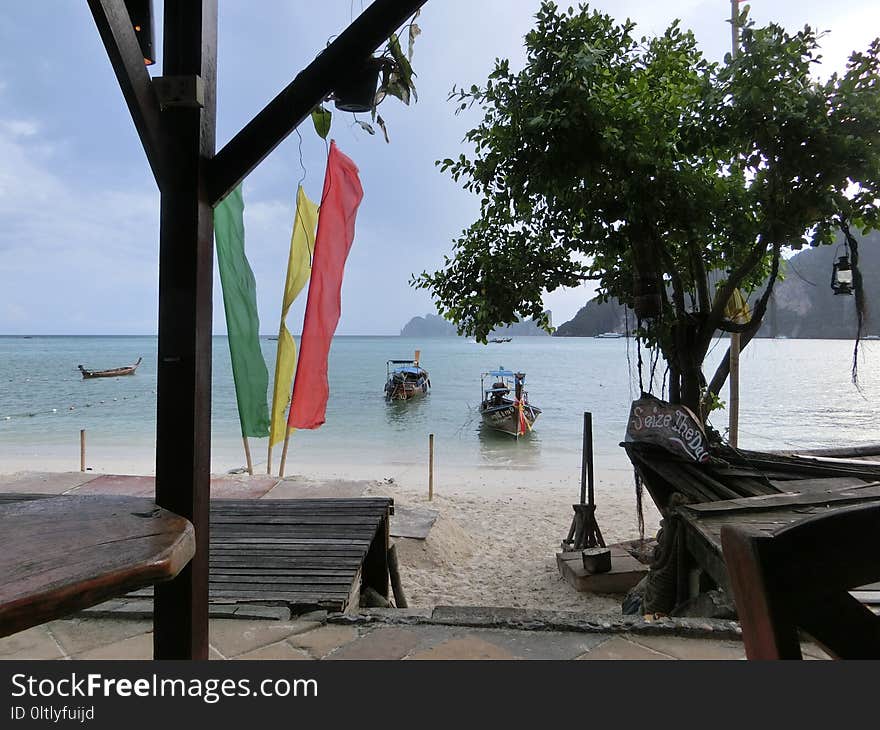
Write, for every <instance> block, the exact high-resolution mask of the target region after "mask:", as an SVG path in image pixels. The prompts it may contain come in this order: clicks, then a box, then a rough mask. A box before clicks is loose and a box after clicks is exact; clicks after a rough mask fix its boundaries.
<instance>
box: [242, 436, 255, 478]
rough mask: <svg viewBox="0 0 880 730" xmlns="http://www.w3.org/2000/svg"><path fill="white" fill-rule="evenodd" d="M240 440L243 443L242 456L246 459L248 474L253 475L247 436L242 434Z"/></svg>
mask: <svg viewBox="0 0 880 730" xmlns="http://www.w3.org/2000/svg"><path fill="white" fill-rule="evenodd" d="M241 442H242V443H243V444H244V458H245V460H246V461H247V470H248V474H250V475H251V476H253V475H254V463H253V462H252V461H251V445H250V444H249V443H248V439H247V436H242V437H241Z"/></svg>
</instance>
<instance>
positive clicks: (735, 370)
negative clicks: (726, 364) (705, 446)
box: [727, 332, 740, 449]
mask: <svg viewBox="0 0 880 730" xmlns="http://www.w3.org/2000/svg"><path fill="white" fill-rule="evenodd" d="M739 344H740V342H739V333H738V332H734V333H732V334H731V335H730V403H729V404H728V418H729V419H730V421H729V423H728V432H727V440H728V442H729V443H730V445H731V446H732V447H733V448H734V449H735V448H736V447H737V442H738V440H739Z"/></svg>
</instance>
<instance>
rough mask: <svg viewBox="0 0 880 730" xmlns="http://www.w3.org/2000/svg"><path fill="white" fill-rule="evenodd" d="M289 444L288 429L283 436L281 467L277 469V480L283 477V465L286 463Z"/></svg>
mask: <svg viewBox="0 0 880 730" xmlns="http://www.w3.org/2000/svg"><path fill="white" fill-rule="evenodd" d="M289 444H290V429H289V428H288V429H287V433H285V434H284V448H283V449H282V451H281V466H279V467H278V478H279V479H281V478H282V477H283V476H284V465H285V464H286V463H287V446H288V445H289Z"/></svg>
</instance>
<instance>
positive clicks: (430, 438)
mask: <svg viewBox="0 0 880 730" xmlns="http://www.w3.org/2000/svg"><path fill="white" fill-rule="evenodd" d="M433 499H434V434H433V433H429V434H428V501H429V502H430V501H432V500H433Z"/></svg>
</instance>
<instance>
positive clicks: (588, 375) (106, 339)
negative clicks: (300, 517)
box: [0, 335, 880, 474]
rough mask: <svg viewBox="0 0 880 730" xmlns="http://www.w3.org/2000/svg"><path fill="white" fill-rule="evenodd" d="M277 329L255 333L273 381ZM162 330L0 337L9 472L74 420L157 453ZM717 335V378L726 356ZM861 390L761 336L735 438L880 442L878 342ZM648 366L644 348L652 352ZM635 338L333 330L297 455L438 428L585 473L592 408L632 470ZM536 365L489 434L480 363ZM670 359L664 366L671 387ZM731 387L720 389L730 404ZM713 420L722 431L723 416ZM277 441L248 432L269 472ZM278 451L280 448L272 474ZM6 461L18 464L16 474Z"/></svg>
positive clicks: (521, 462) (468, 461) (457, 441)
mask: <svg viewBox="0 0 880 730" xmlns="http://www.w3.org/2000/svg"><path fill="white" fill-rule="evenodd" d="M273 337H274V335H262V336H261V338H260V344H261V347H262V350H263V355H264V358H265V361H266V363H267V369H268V371H269V376H270V390H269V394H267V399H268V397H270V394H271V380H272V376H273V373H274V364H275V348H276V342H275V340H274V339H270V338H273ZM213 341H214V353H213V357H214V359H213V378H212V380H213V383H212V389H213V392H212V467H213V469H214V471H227V470H229V469H233V468H239V467H241V466H242V465H243V464H244V456H243V449H242V444H241V435H240V429H239V425H238V417H237V410H236V402H235V393H234V386H233V381H232V371H231V364H230V359H229V350H228V346H227V337H226V335H214V337H213ZM156 346H157V337H156V336H155V335H0V472H8V471H10V470H18V469H20V468H30V469H33V470H40V469H41V464H49V463H51V464H57V463H58V461H59V459H60V460H62V461H63V462H64V463H69V468H71V469H77V468H79V431H80V429H85V430H86V432H87V439H88V449H89V455H90V461H94V462H95V463H96V464H98V466H100V462H101V461H102V459H103V460H104V461H113V462H115V463H119V462H120V461H121V462H125V461H126V459H129V460H131V461H135V462H138V463H144V462H146V463H149V462H150V461H151V460H152V459H153V453H154V449H155V426H156V419H155V408H156ZM416 349H419V350H421V362H422V365H423V366H424V367H425V368H426V369H427V370H428V371H429V373H430V376H431V381H432V385H433V387H432V389H431V392H430V393H429V394H428V395H427V396H425V397H423V398H419V399H416V400H414V401H410V402H407V403H388V402H386V401H385V398H384V394H383V387H384V382H385V375H386V367H385V361H386V360H389V359H400V358H407V357H412V354H413V352H414V350H416ZM725 349H726V348H725V347H724V344H723V341H722V340H719V341H717V342H716V344H715V346H714V347H713V349H712V351H711V352H710V355H709V358H708V360H707V368H706V371H707V374H709V375H711V370H712V368H713V367H714V365H715V364H716V363H717V362H718V361H719V360H720V358H721V356H722V355H723V353H724V351H725ZM860 351H861V355H860V379H861V382H860V390H859V389H856V388H855V387H854V386H853V385H852V383H851V382H850V366H851V360H852V342H851V341H849V340H796V339H777V340H771V339H756V340H753V341H752V343H751V344H750V345H749V347H747V348H746V349H745V350H744V352H743V355H742V361H741V362H742V364H741V386H740V391H741V396H740V397H741V403H740V439H739V443H740V446H741V447H742V448H753V449H763V450H778V449H795V448H801V449H807V448H819V447H839V446H846V445H851V444H859V443H869V442H872V441H880V428H878V425H877V424H878V422H880V419H878V415H880V409H878V399H880V367H878V366H880V343H877V342H872V341H868V342H864V343H862V345H861V348H860ZM138 357H143V362H142V364H141V365H140V367H139V368H138V370H137V373H136V374H135V375H133V376H128V377H120V378H111V379H106V380H105V379H98V380H83V379H82V377H81V375H80V373H79V372H78V370H77V365H79V364H83V365H84V366H85V367H88V368H96V369H103V368H111V367H120V366H124V365H130V364H132V363H134V362H135V361H136V360H137V358H138ZM643 360H644V362H645V364H646V371H645V372H644V373H643V378H644V380H645V381H646V387H647V380H648V373H647V364H648V363H649V362H650V358H649V357H648V354H647V353H646V352H643ZM636 363H637V351H636V343H635V341H634V340H632V339H627V338H619V339H597V338H592V337H586V338H572V337H542V336H532V337H514V338H513V341H512V342H509V343H504V344H492V343H490V344H488V345H480V344H477V343H475V342H474V341H473V340H472V339H468V338H463V337H455V336H445V337H433V338H406V337H401V336H397V335H394V336H388V335H337V336H336V337H335V338H334V340H333V345H332V347H331V354H330V363H329V378H330V401H329V403H328V407H327V420H326V423H325V424H324V425H323V426H322V427H321V428H319V429H316V430H314V431H297V432H295V433H294V434H293V436H292V438H291V447H290V454H289V457H288V462H289V464H290V467H289V469H295V468H296V465H297V464H321V465H327V466H329V465H334V464H347V465H355V464H372V465H387V466H389V467H394V466H397V467H400V466H412V465H417V464H425V463H426V461H427V443H428V435H429V434H431V433H433V434H434V435H435V459H436V464H437V466H438V468H443V467H446V468H449V469H452V468H468V469H470V468H479V469H484V468H488V469H496V468H518V469H533V470H541V469H544V470H564V471H571V472H572V473H574V474H577V473H579V469H580V450H581V440H582V433H581V429H582V423H583V412H584V411H590V412H591V413H592V414H593V424H594V433H593V438H594V449H595V456H596V468H597V469H614V470H626V469H629V468H630V465H629V461H628V459H627V458H626V455H625V453H624V452H623V449H621V448H620V446H619V443H620V442H621V441H622V440H623V436H624V431H625V428H626V422H627V417H628V414H629V406H630V403H631V402H632V400H634V399H635V398H637V397H638V395H639V384H638V373H637V371H636ZM502 366H503V367H506V368H512V369H516V370H521V371H524V372H525V373H526V388H527V390H528V392H529V395H530V401H531V402H532V403H533V404H534V405H537V406H538V407H540V408H541V409H543V413H542V415H541V417H540V418H539V419H538V421H537V423H536V424H535V429H534V431H533V432H532V433H531V434H530V435H529V436H528V437H526V438H523V439H520V440H519V441H518V442H517V441H515V440H513V439H512V438H510V437H507V436H505V435H503V434H498V433H495V432H492V431H488V432H487V431H486V430H484V429H483V428H482V427H481V425H480V418H479V414H478V411H477V406H478V403H479V400H480V373H481V372H486V371H488V370H491V369H495V368H498V367H502ZM663 370H664V366H663V364H662V362H661V363H659V364H658V365H657V366H656V369H655V373H654V381H655V392H656V393H657V394H658V395H659V394H660V393H661V390H662V378H663ZM726 398H727V393H726V391H725V392H723V393H722V399H723V400H726ZM710 422H711V423H712V424H713V425H714V426H715V428H717V429H718V430H719V431H721V432H722V433H723V432H724V430H725V428H726V424H727V415H726V412H725V411H720V412H716V413H714V414H713V415H712V417H711V418H710ZM267 441H268V440H267V439H251V451H252V453H253V455H254V459H255V461H256V462H257V463H261V462H262V463H263V470H265V460H266V447H267ZM280 450H281V447H280V445H278V446H277V447H276V448H275V455H274V456H273V461H274V463H275V466H276V469H277V463H278V459H279V457H280ZM8 465H12V466H14V467H15V469H10V468H9V466H8Z"/></svg>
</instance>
